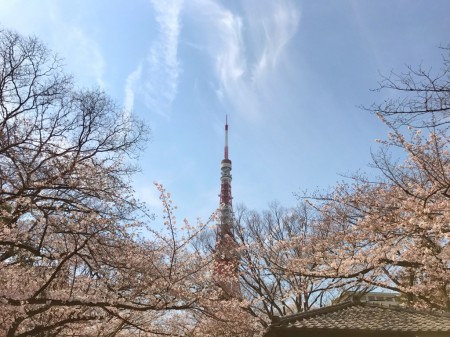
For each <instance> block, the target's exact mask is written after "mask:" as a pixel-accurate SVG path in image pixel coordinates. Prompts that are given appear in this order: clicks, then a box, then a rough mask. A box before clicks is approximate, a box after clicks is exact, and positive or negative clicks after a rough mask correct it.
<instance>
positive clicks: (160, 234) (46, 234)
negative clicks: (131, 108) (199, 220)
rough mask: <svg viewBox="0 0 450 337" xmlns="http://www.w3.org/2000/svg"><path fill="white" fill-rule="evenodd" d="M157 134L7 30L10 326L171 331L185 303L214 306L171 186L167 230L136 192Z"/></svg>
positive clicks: (2, 130) (4, 190)
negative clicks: (153, 222)
mask: <svg viewBox="0 0 450 337" xmlns="http://www.w3.org/2000/svg"><path fill="white" fill-rule="evenodd" d="M147 135H148V130H147V128H146V126H145V125H144V124H142V123H141V122H140V121H138V120H137V119H135V118H134V117H133V115H132V114H131V113H130V112H124V111H122V110H121V109H120V108H119V107H118V106H116V105H115V103H114V102H113V101H112V100H111V99H110V98H109V97H108V96H107V95H106V94H105V93H103V92H102V91H100V90H95V89H94V90H78V89H76V88H75V87H74V85H73V81H72V79H71V77H70V76H67V75H66V74H65V73H64V72H63V69H62V67H61V62H60V60H58V59H57V58H56V57H55V56H53V55H52V54H51V53H50V51H49V50H48V49H47V48H46V47H45V46H44V45H43V44H42V43H40V42H39V41H38V40H37V39H35V38H27V37H23V36H21V35H19V34H17V33H15V32H11V31H7V30H1V31H0V284H1V285H2V286H1V287H0V334H1V335H5V336H56V335H65V336H71V335H73V336H74V335H84V336H89V335H92V336H93V335H95V336H113V335H127V336H129V335H139V334H140V335H141V336H144V335H147V336H153V335H157V334H172V332H171V331H172V330H171V327H170V325H168V324H165V323H164V322H168V321H170V319H171V317H175V316H176V314H175V313H176V312H178V313H183V314H185V313H187V312H191V311H194V312H196V313H200V312H202V311H206V309H204V308H205V306H204V305H203V304H201V299H202V298H203V297H204V296H205V295H204V294H205V293H207V289H209V288H210V287H211V282H210V281H209V280H208V278H207V276H208V269H207V268H205V266H208V265H209V264H210V260H211V259H210V258H209V259H208V258H207V257H202V256H199V255H198V254H196V253H195V252H194V251H192V250H190V249H188V246H189V242H190V240H192V238H193V237H194V236H195V235H197V234H196V233H197V232H198V230H196V229H190V232H189V233H187V235H185V237H182V236H181V235H179V234H178V233H179V229H178V228H177V227H176V226H177V225H176V220H175V218H174V215H173V206H172V204H171V201H170V197H169V196H168V195H167V193H166V192H165V190H164V189H163V188H162V186H159V185H158V188H159V189H160V193H161V201H162V203H163V207H164V209H165V212H166V222H165V224H164V226H165V227H164V226H163V228H164V229H162V230H160V231H156V230H155V229H152V228H151V227H150V226H148V225H147V224H146V223H145V222H144V220H145V221H147V220H148V218H146V210H145V208H144V207H143V206H142V205H141V204H140V203H139V202H138V201H137V200H135V199H134V197H133V191H132V188H131V186H130V176H131V174H132V173H133V172H135V171H136V167H134V166H133V159H134V158H135V157H136V154H137V151H138V150H139V149H140V148H141V147H142V146H143V144H144V142H145V140H146V138H147ZM186 317H193V316H192V315H191V316H189V315H187V316H186ZM186 327H189V325H186Z"/></svg>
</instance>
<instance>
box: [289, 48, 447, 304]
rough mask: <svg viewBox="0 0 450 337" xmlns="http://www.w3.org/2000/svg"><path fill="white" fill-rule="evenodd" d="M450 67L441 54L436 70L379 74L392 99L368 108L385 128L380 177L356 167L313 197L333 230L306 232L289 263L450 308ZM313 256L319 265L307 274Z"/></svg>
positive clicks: (320, 221) (319, 220)
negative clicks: (301, 251)
mask: <svg viewBox="0 0 450 337" xmlns="http://www.w3.org/2000/svg"><path fill="white" fill-rule="evenodd" d="M444 50H446V51H447V52H448V48H447V49H444ZM449 71H450V63H449V61H448V58H444V62H443V68H442V69H441V70H440V71H439V72H438V73H434V72H433V71H432V70H431V69H430V70H425V69H424V68H423V67H418V68H413V67H409V68H408V70H407V72H405V73H402V74H396V73H392V74H391V75H390V76H388V77H385V78H383V80H382V81H381V83H380V90H385V91H386V90H387V91H389V93H390V94H391V97H393V98H391V99H388V100H386V101H385V102H384V103H382V104H379V105H374V106H373V107H372V108H371V109H372V110H373V111H374V112H375V113H377V114H378V116H379V117H380V119H381V120H382V121H383V122H384V123H385V124H386V125H387V126H388V127H389V128H390V133H389V136H388V138H387V139H386V140H384V141H381V143H382V148H381V149H380V151H379V152H378V153H376V154H374V155H373V159H374V160H373V165H374V167H375V168H376V169H377V170H378V172H380V176H379V177H378V178H370V179H369V178H368V177H366V176H364V175H362V174H356V175H354V176H352V177H351V179H349V180H348V181H344V182H342V183H340V184H338V185H336V186H335V187H334V188H333V189H332V190H331V191H330V192H327V193H315V194H313V195H310V196H309V197H311V198H310V204H311V206H312V207H314V208H315V210H316V212H315V218H314V219H313V221H314V222H315V223H316V226H318V228H322V230H321V232H328V231H332V232H333V233H334V234H333V236H332V237H327V236H321V235H318V236H316V237H314V236H312V237H310V239H309V242H308V244H307V245H305V247H307V249H308V252H307V254H306V255H305V256H306V258H302V259H293V260H291V261H290V263H289V267H287V269H288V270H290V271H292V272H297V273H306V274H307V275H310V276H314V277H323V278H334V279H341V280H343V281H344V280H345V281H347V282H353V283H354V284H366V285H370V286H375V287H380V288H384V289H389V290H393V291H397V292H400V293H402V294H403V296H404V298H405V301H407V302H409V303H410V304H412V305H421V306H427V307H431V308H437V309H443V310H447V311H450V227H449V217H450V203H449V202H450V199H449V198H450V194H449V190H450V184H449V183H450V179H449V177H450V156H449V144H450V134H449V123H448V122H449V119H448V116H449V112H450V105H449V100H450V95H449V92H450V77H449ZM302 197H307V196H305V195H302ZM293 244H294V247H295V246H296V245H295V243H293ZM280 246H281V244H280ZM311 263H320V265H321V267H320V269H319V270H315V271H314V272H312V273H311V272H309V273H308V270H307V266H308V265H309V264H311Z"/></svg>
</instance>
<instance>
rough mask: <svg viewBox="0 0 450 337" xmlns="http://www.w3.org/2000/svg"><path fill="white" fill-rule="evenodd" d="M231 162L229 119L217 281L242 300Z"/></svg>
mask: <svg viewBox="0 0 450 337" xmlns="http://www.w3.org/2000/svg"><path fill="white" fill-rule="evenodd" d="M232 199H233V198H232V196H231V160H230V159H229V158H228V118H227V119H226V123H225V151H224V159H223V160H222V162H221V176H220V214H219V216H220V221H219V224H218V227H217V234H216V261H215V270H214V272H215V279H216V283H217V284H218V285H219V286H220V287H221V288H222V290H223V292H224V294H225V296H226V297H234V298H240V297H241V291H240V287H239V277H238V267H239V255H238V252H237V243H236V240H235V238H234V233H233V205H232Z"/></svg>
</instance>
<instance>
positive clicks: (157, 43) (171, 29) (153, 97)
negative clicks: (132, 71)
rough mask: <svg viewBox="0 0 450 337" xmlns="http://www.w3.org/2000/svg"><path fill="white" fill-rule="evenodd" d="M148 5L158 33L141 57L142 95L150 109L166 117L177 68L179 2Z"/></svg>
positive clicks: (163, 0)
mask: <svg viewBox="0 0 450 337" xmlns="http://www.w3.org/2000/svg"><path fill="white" fill-rule="evenodd" d="M152 4H153V7H154V9H155V12H156V22H157V24H158V31H159V36H158V37H157V39H156V40H154V41H153V43H152V46H151V48H150V51H149V53H148V55H147V58H146V60H145V64H144V72H145V78H146V80H145V82H144V84H143V94H144V98H145V104H146V105H147V107H148V108H149V109H150V110H152V111H153V112H157V113H159V114H161V115H163V116H169V114H170V108H171V104H172V102H173V100H174V99H175V97H176V95H177V87H178V77H179V75H180V71H181V68H180V65H179V62H178V56H177V53H178V38H179V34H180V26H181V25H180V12H181V9H182V6H183V1H182V0H174V1H166V0H153V1H152Z"/></svg>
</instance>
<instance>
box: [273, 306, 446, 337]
mask: <svg viewBox="0 0 450 337" xmlns="http://www.w3.org/2000/svg"><path fill="white" fill-rule="evenodd" d="M311 329H317V330H322V331H323V330H330V331H331V330H332V331H349V330H351V331H365V332H449V336H450V315H449V314H447V313H442V312H432V311H418V310H413V309H408V308H401V307H386V306H380V305H377V304H373V303H360V302H346V303H341V304H337V305H333V306H330V307H325V308H321V309H317V310H312V311H309V312H305V313H300V314H296V315H291V316H286V317H282V318H280V319H279V320H278V321H277V322H274V323H272V324H271V326H270V328H269V331H268V332H270V331H276V330H285V331H286V330H299V331H300V330H311ZM266 335H267V336H270V335H271V334H266ZM277 335H278V334H277ZM299 336H300V334H299Z"/></svg>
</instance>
